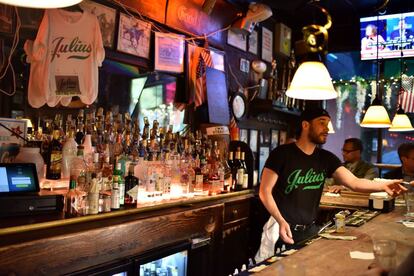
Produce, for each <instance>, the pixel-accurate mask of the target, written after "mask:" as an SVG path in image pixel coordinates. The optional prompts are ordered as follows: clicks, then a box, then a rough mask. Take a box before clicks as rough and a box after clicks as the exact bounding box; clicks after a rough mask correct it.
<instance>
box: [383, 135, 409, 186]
mask: <svg viewBox="0 0 414 276" xmlns="http://www.w3.org/2000/svg"><path fill="white" fill-rule="evenodd" d="M398 156H399V157H400V160H401V167H400V168H397V169H394V170H392V171H389V172H388V173H386V174H384V178H387V179H404V181H408V182H410V181H413V180H414V143H403V144H401V145H400V146H399V147H398Z"/></svg>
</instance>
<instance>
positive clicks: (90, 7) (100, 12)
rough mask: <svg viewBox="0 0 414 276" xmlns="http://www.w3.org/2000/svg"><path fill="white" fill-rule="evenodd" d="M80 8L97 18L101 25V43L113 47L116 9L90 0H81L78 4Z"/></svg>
mask: <svg viewBox="0 0 414 276" xmlns="http://www.w3.org/2000/svg"><path fill="white" fill-rule="evenodd" d="M79 5H80V6H81V7H82V9H84V10H87V11H89V12H90V13H92V14H94V15H95V16H96V18H97V19H98V22H99V26H100V27H101V34H102V43H103V45H104V46H105V47H109V48H113V47H114V36H115V21H116V9H113V8H110V7H108V6H105V5H102V4H99V3H96V2H92V1H90V0H87V1H82V2H81V3H80V4H79Z"/></svg>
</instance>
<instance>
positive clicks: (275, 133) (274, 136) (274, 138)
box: [270, 129, 279, 150]
mask: <svg viewBox="0 0 414 276" xmlns="http://www.w3.org/2000/svg"><path fill="white" fill-rule="evenodd" d="M270 132H271V137H270V150H273V149H275V148H276V147H277V146H278V145H279V130H277V129H272V130H271V131H270Z"/></svg>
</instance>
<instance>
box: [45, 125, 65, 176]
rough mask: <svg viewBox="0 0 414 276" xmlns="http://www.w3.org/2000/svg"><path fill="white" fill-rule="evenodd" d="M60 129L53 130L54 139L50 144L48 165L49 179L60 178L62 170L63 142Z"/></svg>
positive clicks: (47, 174) (47, 173)
mask: <svg viewBox="0 0 414 276" xmlns="http://www.w3.org/2000/svg"><path fill="white" fill-rule="evenodd" d="M59 136H60V130H59V129H55V130H54V131H53V139H52V141H51V142H50V145H49V153H48V157H49V158H48V159H47V160H48V162H47V167H46V178H47V179H60V177H61V172H62V148H63V147H62V144H61V143H60V142H59Z"/></svg>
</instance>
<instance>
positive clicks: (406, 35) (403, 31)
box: [390, 18, 414, 41]
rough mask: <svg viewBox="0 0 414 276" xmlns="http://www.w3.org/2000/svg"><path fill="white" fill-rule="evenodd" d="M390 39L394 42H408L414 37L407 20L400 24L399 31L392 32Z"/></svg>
mask: <svg viewBox="0 0 414 276" xmlns="http://www.w3.org/2000/svg"><path fill="white" fill-rule="evenodd" d="M390 37H391V39H392V40H396V39H398V40H401V41H406V40H407V39H410V38H413V37H414V32H413V31H412V30H411V29H410V28H409V26H407V23H406V22H405V18H401V19H400V21H399V22H398V29H396V30H394V31H392V32H391V35H390Z"/></svg>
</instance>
